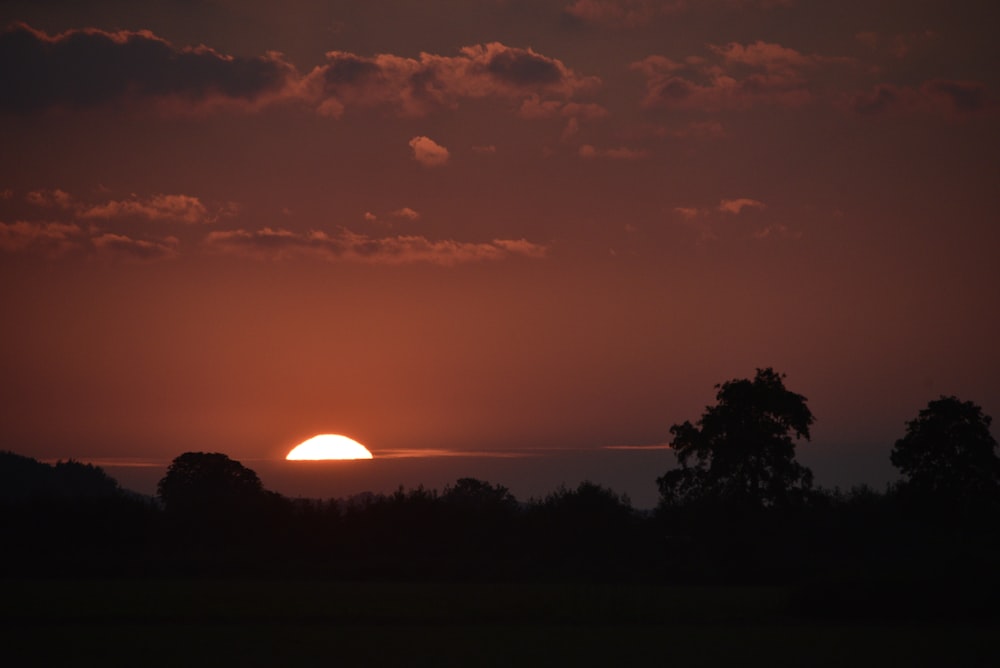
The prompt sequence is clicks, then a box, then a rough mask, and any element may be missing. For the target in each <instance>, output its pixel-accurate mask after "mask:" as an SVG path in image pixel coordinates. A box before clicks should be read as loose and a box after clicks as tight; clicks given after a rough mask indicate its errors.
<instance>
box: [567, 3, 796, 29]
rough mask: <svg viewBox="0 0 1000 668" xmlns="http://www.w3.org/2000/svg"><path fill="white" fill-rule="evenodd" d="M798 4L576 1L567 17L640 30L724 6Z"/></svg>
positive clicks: (596, 23) (570, 6)
mask: <svg viewBox="0 0 1000 668" xmlns="http://www.w3.org/2000/svg"><path fill="white" fill-rule="evenodd" d="M793 2H794V0H573V1H572V2H570V3H569V4H568V5H566V6H565V7H564V8H563V15H564V16H566V17H568V18H570V19H572V20H575V21H579V22H580V23H585V24H590V25H600V26H605V27H610V28H639V27H642V26H645V25H648V24H649V23H651V22H653V21H654V20H655V19H657V18H658V17H661V16H672V15H676V14H682V13H685V12H688V11H692V10H695V9H699V8H704V7H711V6H712V5H722V6H724V7H726V8H730V9H743V8H761V9H773V8H775V7H788V6H790V5H792V4H793Z"/></svg>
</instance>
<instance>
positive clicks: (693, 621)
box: [0, 580, 1000, 666]
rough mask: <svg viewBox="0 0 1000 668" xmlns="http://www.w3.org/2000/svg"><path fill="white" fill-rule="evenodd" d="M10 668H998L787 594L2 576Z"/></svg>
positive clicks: (5, 659)
mask: <svg viewBox="0 0 1000 668" xmlns="http://www.w3.org/2000/svg"><path fill="white" fill-rule="evenodd" d="M0 584H2V586H3V597H2V600H0V622H2V626H0V643H2V644H0V664H2V665H4V666H30V665H38V666H43V665H44V666H54V665H93V666H345V665H347V666H557V665H575V666H627V665H637V666H639V665H641V666H661V665H662V666H668V665H680V666H688V665H690V666H717V665H726V666H735V665H769V666H890V665H891V666H942V665H951V666H966V665H970V666H971V665H983V666H994V665H997V662H998V659H1000V650H998V649H997V646H996V642H995V638H996V636H997V632H998V628H997V626H996V624H994V623H991V622H989V621H984V620H977V621H975V622H964V623H960V622H958V621H948V619H947V617H948V616H947V614H944V615H942V617H941V618H939V619H936V620H933V621H931V620H923V621H913V620H910V621H905V620H896V621H892V620H888V621H887V620H881V621H878V622H860V621H845V620H822V619H816V618H808V617H803V616H801V615H798V614H796V611H795V608H794V603H793V600H792V597H791V596H790V594H789V592H788V591H786V590H784V589H781V588H740V587H676V586H672V587H667V586H642V585H613V584H601V585H585V584H541V583H517V584H481V583H442V584H433V583H341V582H329V581H305V580H288V581H274V580H269V581H256V580H255V581H235V580H86V581H72V580H37V581H26V580H7V581H3V582H2V583H0Z"/></svg>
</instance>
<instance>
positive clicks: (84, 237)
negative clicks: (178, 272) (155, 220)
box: [0, 221, 180, 261]
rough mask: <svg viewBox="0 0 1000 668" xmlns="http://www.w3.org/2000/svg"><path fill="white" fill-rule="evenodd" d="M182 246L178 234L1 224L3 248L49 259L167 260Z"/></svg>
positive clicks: (0, 233)
mask: <svg viewBox="0 0 1000 668" xmlns="http://www.w3.org/2000/svg"><path fill="white" fill-rule="evenodd" d="M179 245H180V242H179V240H178V239H177V238H176V237H166V238H164V239H159V240H147V239H135V238H132V237H128V236H125V235H122V234H114V233H110V232H102V231H101V230H99V229H96V228H83V227H81V226H80V225H77V224H75V223H50V222H25V221H19V222H16V223H0V251H3V252H6V253H11V254H20V255H30V256H35V257H44V258H49V259H55V258H64V257H68V256H73V255H76V256H97V257H107V258H114V259H125V260H137V261H150V260H163V259H170V258H174V257H176V256H177V249H178V246H179Z"/></svg>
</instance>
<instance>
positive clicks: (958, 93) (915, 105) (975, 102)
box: [850, 79, 995, 116]
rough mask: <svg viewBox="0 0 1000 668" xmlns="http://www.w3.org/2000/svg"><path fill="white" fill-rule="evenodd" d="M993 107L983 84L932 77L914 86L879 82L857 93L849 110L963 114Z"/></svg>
mask: <svg viewBox="0 0 1000 668" xmlns="http://www.w3.org/2000/svg"><path fill="white" fill-rule="evenodd" d="M994 106H995V100H994V99H993V98H992V96H991V95H990V93H989V89H988V88H987V86H986V84H984V83H982V82H979V81H957V80H948V79H932V80H930V81H925V82H924V83H922V84H921V85H920V86H916V87H914V86H897V85H894V84H889V83H881V84H877V85H876V86H874V87H872V88H871V89H870V90H868V91H864V92H860V93H856V94H855V95H854V96H853V98H852V99H851V101H850V107H851V109H853V110H854V111H855V112H856V113H859V114H862V115H878V114H884V113H891V112H919V113H935V114H941V115H946V116H948V115H966V114H973V113H977V112H981V111H985V110H988V109H991V108H993V107H994Z"/></svg>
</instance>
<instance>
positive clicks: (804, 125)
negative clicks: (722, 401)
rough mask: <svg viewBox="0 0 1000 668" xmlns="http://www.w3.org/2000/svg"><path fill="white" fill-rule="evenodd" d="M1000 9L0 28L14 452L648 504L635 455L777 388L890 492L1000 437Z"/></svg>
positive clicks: (721, 4) (323, 18)
mask: <svg viewBox="0 0 1000 668" xmlns="http://www.w3.org/2000/svg"><path fill="white" fill-rule="evenodd" d="M994 9H995V8H994V3H992V2H986V1H968V2H944V1H943V0H942V1H940V2H938V1H927V2H919V3H913V2H904V1H894V0H886V1H877V2H870V1H866V2H861V1H857V2H855V1H853V0H847V1H844V2H826V3H819V2H806V1H805V0H702V1H699V2H695V1H694V0H670V1H663V2H657V1H655V0H575V1H574V0H493V1H490V0H483V1H478V2H474V1H469V0H436V1H435V0H430V1H428V0H421V1H417V0H387V1H385V2H365V1H360V0H358V1H345V2H320V1H318V0H296V1H295V2H290V3H269V2H245V1H241V2H235V1H233V2H230V1H229V0H214V1H205V2H201V1H197V0H194V1H191V2H184V3H177V2H166V1H161V2H157V1H152V2H144V3H128V2H119V1H117V0H114V1H112V0H108V1H106V2H101V1H96V2H88V3H62V2H12V1H3V2H0V27H2V30H3V32H0V146H2V147H3V148H2V156H3V159H2V161H0V299H2V306H3V312H4V318H3V320H4V326H3V329H2V330H0V331H2V333H0V375H2V377H3V381H2V382H0V393H2V394H0V401H2V403H3V405H4V410H3V417H2V419H0V447H2V448H6V449H11V450H15V451H17V452H21V453H23V454H28V455H33V456H37V457H41V458H58V457H62V458H68V457H75V458H82V459H96V458H107V459H108V460H110V459H111V458H118V459H121V458H129V457H134V458H153V459H155V458H162V459H164V460H169V459H170V458H171V457H173V456H175V455H177V454H179V453H181V452H184V451H186V450H213V451H222V452H226V453H227V454H229V455H230V456H232V457H234V458H236V459H241V460H247V461H250V460H260V461H270V460H271V459H274V460H279V459H281V458H282V457H284V454H285V453H286V452H287V451H288V449H290V447H291V446H293V445H294V444H296V443H298V442H301V441H302V440H304V439H305V438H307V437H309V436H311V435H313V434H317V433H323V432H334V433H343V434H349V435H351V436H352V437H354V438H356V439H357V440H359V441H361V442H362V443H364V444H365V445H367V446H368V447H369V448H370V449H371V450H372V451H373V452H374V453H375V456H376V460H375V462H372V463H370V464H368V465H367V466H375V465H376V464H377V462H378V456H379V452H380V451H385V452H387V453H388V452H389V451H397V452H398V451H412V450H427V451H428V452H432V451H433V452H440V451H446V452H454V451H476V452H486V453H496V452H500V453H502V452H504V451H508V450H510V451H514V450H516V451H519V452H521V451H529V452H531V451H537V452H547V451H549V450H550V449H574V450H583V451H587V452H590V453H596V452H598V451H600V452H601V453H603V454H602V455H601V456H602V457H606V456H612V455H613V456H614V457H616V458H617V459H615V460H614V461H615V462H617V463H616V464H615V466H616V467H620V468H621V470H622V471H629V470H631V469H630V468H629V467H630V464H629V462H630V461H632V462H635V463H636V467H635V470H634V471H632V473H629V474H627V475H626V474H625V473H623V474H622V475H621V476H620V479H621V480H624V479H625V478H626V477H627V476H628V475H632V476H633V477H634V479H635V481H637V482H636V483H635V484H636V485H638V486H640V487H642V486H645V487H648V488H649V489H648V490H647V491H649V490H651V489H652V484H653V483H652V480H653V479H654V478H655V476H656V475H657V474H658V472H657V471H655V470H653V471H651V470H650V468H651V466H652V467H653V468H654V469H655V467H656V463H655V462H656V461H662V463H663V467H666V466H668V465H669V463H670V462H671V461H672V457H671V456H670V453H669V452H664V451H662V450H631V449H615V450H606V449H605V448H606V447H607V446H641V445H656V444H662V443H664V442H666V441H667V440H669V433H668V429H669V427H670V425H671V424H673V423H675V422H680V421H683V420H685V419H691V420H694V419H696V418H697V417H698V415H699V414H700V412H701V410H702V409H703V408H704V406H705V405H706V404H709V403H711V402H712V401H713V398H714V394H713V390H712V386H713V385H714V384H715V383H718V382H721V381H724V380H728V379H730V378H735V377H749V376H751V375H752V374H753V372H754V369H755V368H756V367H762V366H773V367H774V368H775V369H777V370H779V371H782V372H784V373H787V374H788V378H787V385H788V387H789V388H790V389H792V390H794V391H796V392H799V393H801V394H804V395H805V396H806V397H808V399H809V405H810V408H811V409H812V410H813V412H814V413H815V414H816V416H817V423H816V425H815V428H814V431H813V436H814V442H813V444H812V445H806V446H803V447H801V448H800V456H801V458H802V460H803V461H804V462H806V463H808V464H810V465H812V466H813V467H814V469H815V472H816V475H817V480H818V481H819V482H820V483H826V484H841V485H844V484H850V483H851V482H852V481H857V482H876V483H878V482H879V481H880V480H881V481H884V480H886V479H888V478H887V476H888V475H889V473H890V469H889V466H888V452H889V448H890V447H891V444H892V441H893V440H894V439H895V438H898V437H899V436H901V435H902V431H903V423H904V421H905V420H908V419H912V418H913V417H915V416H916V413H917V411H918V410H919V409H920V408H922V407H924V406H925V405H926V403H927V401H929V400H930V399H934V398H936V397H937V396H939V395H941V394H956V395H958V396H959V397H960V398H962V399H965V400H972V401H975V402H977V403H979V404H981V405H982V406H983V408H984V410H985V412H986V413H988V414H991V415H993V416H995V417H1000V383H998V381H997V378H998V377H1000V355H998V352H997V347H996V341H998V340H1000V317H998V316H997V313H998V312H1000V298H998V295H1000V290H998V286H1000V262H998V261H997V248H998V246H1000V231H998V220H1000V218H998V214H997V208H998V205H997V197H996V193H997V185H998V183H1000V158H998V153H997V147H998V146H1000V131H998V119H1000V116H998V113H1000V106H998V102H1000V97H998V75H997V68H996V64H997V62H998V55H1000V54H998V53H997V47H996V40H995V36H994V35H993V34H992V33H993V32H994V25H995V21H993V20H991V19H992V17H993V11H994ZM609 453H611V454H609ZM630 457H634V458H635V459H633V460H630V459H629V458H630ZM654 457H659V458H660V459H659V460H655V459H651V458H654ZM409 459H410V458H406V457H397V458H396V459H395V460H394V461H395V462H396V463H395V464H394V466H395V467H397V468H394V469H393V471H401V472H403V473H400V474H399V475H403V474H404V473H405V472H406V470H407V469H406V468H405V466H406V462H407V461H408V460H409ZM416 459H421V460H422V461H423V460H428V461H429V460H431V459H434V458H414V460H416ZM447 459H448V461H450V462H452V463H450V464H448V466H451V467H452V468H456V466H455V464H454V463H453V462H454V459H455V458H452V457H450V458H447ZM501 459H502V458H499V457H496V458H491V457H480V458H477V460H476V462H477V463H476V464H475V468H476V470H477V472H479V473H480V474H482V475H483V476H484V477H489V476H488V474H489V473H490V470H489V468H488V466H486V465H484V464H482V462H489V461H495V462H500V460H501ZM507 459H518V460H525V459H527V458H523V457H522V458H507ZM532 459H539V460H545V461H548V462H549V464H548V465H551V466H552V467H555V466H557V460H558V462H562V461H564V460H563V459H561V458H545V457H540V458H538V457H536V458H532ZM440 461H444V458H440ZM602 461H603V460H602ZM651 461H652V462H654V463H653V464H650V463H649V462H651ZM545 465H546V464H543V463H539V464H534V465H533V466H535V467H536V468H537V467H544V466H545ZM558 465H559V466H562V465H563V464H558ZM421 466H422V467H423V466H425V465H424V464H421ZM484 466H486V468H485V469H484V468H483V467H484ZM496 467H497V468H496V469H495V471H496V473H497V476H494V477H495V478H497V480H496V481H497V482H501V483H505V484H509V485H511V486H512V488H513V487H514V485H513V484H512V480H503V479H499V478H500V477H502V476H503V475H508V476H511V477H512V478H516V476H517V475H518V474H517V473H514V472H511V470H509V467H508V464H503V465H502V466H501V464H500V463H496ZM480 469H482V470H480ZM418 470H419V471H426V470H428V469H426V468H419V467H416V465H413V468H411V469H410V471H411V472H413V475H414V476H416V475H417V471H418ZM456 470H457V469H456ZM574 470H575V469H574ZM449 471H450V469H449ZM458 472H459V474H461V471H458ZM598 472H599V471H598ZM536 474H537V471H534V472H533V473H532V475H536ZM434 475H437V474H434ZM581 475H583V474H582V473H581ZM588 475H589V474H588ZM262 477H263V478H264V482H265V484H267V483H268V480H267V478H266V476H264V475H262ZM431 477H434V476H433V475H432V476H431ZM545 480H556V481H557V482H558V481H560V480H565V482H567V483H570V484H573V483H575V482H577V480H575V479H574V474H573V473H565V474H561V473H560V472H559V471H558V470H556V469H553V472H552V473H551V476H550V478H546V479H545ZM617 480H618V479H616V482H617ZM399 482H404V483H406V484H416V483H419V482H424V481H423V480H421V479H416V478H413V479H407V480H403V479H399V480H395V481H386V483H385V484H388V485H390V486H394V485H395V484H396V483H399ZM373 484H374V483H373ZM379 484H381V483H379ZM540 484H541V483H540ZM623 484H624V483H623ZM515 491H517V490H515ZM622 491H631V490H627V489H623V490H622ZM337 493H338V492H337V490H336V489H332V490H331V491H330V495H337Z"/></svg>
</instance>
